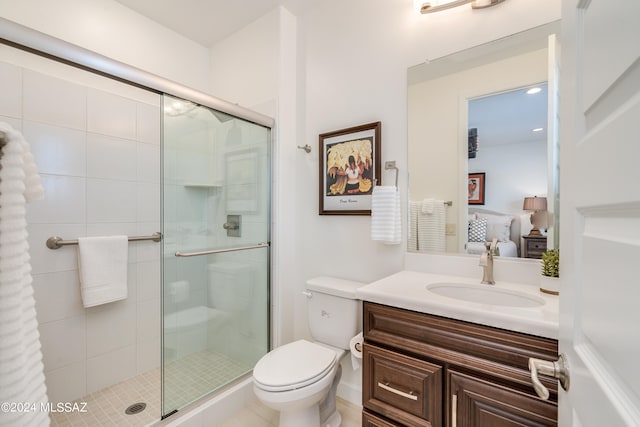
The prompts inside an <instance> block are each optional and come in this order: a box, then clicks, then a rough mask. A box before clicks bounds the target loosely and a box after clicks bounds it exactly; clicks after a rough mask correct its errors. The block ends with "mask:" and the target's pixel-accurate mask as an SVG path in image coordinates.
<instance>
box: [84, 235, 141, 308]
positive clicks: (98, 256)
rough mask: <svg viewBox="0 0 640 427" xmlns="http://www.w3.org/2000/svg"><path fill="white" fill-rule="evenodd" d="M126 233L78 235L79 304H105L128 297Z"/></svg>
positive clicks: (88, 305)
mask: <svg viewBox="0 0 640 427" xmlns="http://www.w3.org/2000/svg"><path fill="white" fill-rule="evenodd" d="M128 248H129V243H128V238H127V236H107V237H81V238H79V239H78V270H79V273H80V290H81V294H82V304H83V305H84V306H85V307H93V306H94V305H100V304H106V303H108V302H113V301H118V300H121V299H125V298H126V297H127V252H128Z"/></svg>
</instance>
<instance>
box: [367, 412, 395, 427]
mask: <svg viewBox="0 0 640 427" xmlns="http://www.w3.org/2000/svg"><path fill="white" fill-rule="evenodd" d="M398 426H399V424H394V423H392V422H390V421H387V420H385V419H382V418H380V417H377V416H375V415H374V414H372V413H370V412H367V411H366V410H365V411H364V412H363V413H362V427H398Z"/></svg>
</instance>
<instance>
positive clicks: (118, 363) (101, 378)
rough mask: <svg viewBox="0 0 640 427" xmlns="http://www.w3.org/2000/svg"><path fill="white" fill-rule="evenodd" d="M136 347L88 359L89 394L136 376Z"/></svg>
mask: <svg viewBox="0 0 640 427" xmlns="http://www.w3.org/2000/svg"><path fill="white" fill-rule="evenodd" d="M135 357H136V349H135V346H133V345H132V346H129V347H124V348H120V349H118V350H115V351H112V352H110V353H105V354H101V355H100V356H97V357H93V358H91V359H87V393H93V392H96V391H98V390H101V389H103V388H105V387H108V386H110V385H111V384H116V383H119V382H120V381H124V380H126V379H127V378H131V377H132V376H134V375H135V374H136V363H135V361H136V359H135Z"/></svg>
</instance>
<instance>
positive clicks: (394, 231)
mask: <svg viewBox="0 0 640 427" xmlns="http://www.w3.org/2000/svg"><path fill="white" fill-rule="evenodd" d="M401 223H402V218H401V213H400V192H399V191H398V189H397V188H396V187H394V186H383V185H378V186H376V187H375V188H374V189H373V194H372V196H371V239H372V240H377V241H382V242H383V243H385V244H387V245H398V244H400V243H401V242H402V229H401Z"/></svg>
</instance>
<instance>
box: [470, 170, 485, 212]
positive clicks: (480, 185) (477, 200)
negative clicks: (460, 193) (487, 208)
mask: <svg viewBox="0 0 640 427" xmlns="http://www.w3.org/2000/svg"><path fill="white" fill-rule="evenodd" d="M484 184H485V173H484V172H478V173H470V174H469V185H468V189H469V204H470V205H484V188H485V186H484Z"/></svg>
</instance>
